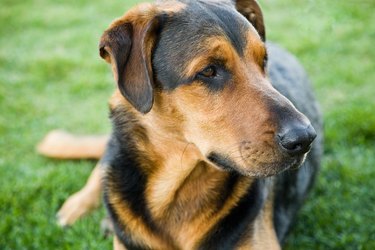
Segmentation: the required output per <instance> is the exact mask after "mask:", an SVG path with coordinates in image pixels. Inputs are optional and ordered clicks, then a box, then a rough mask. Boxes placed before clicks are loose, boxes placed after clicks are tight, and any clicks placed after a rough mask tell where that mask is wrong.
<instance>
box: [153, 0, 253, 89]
mask: <svg viewBox="0 0 375 250" xmlns="http://www.w3.org/2000/svg"><path fill="white" fill-rule="evenodd" d="M184 4H185V6H184V8H182V9H181V10H179V11H178V12H177V13H175V14H174V15H172V16H170V17H169V18H168V20H167V21H166V23H165V25H164V27H163V28H162V31H161V33H160V36H159V39H158V45H157V46H156V49H155V52H154V55H153V65H154V69H155V73H156V75H157V77H158V78H159V81H160V82H161V83H163V85H164V86H163V87H165V88H167V89H173V88H175V87H177V86H178V85H179V84H180V83H181V82H182V81H184V80H185V79H181V77H182V74H181V71H182V70H183V68H184V67H185V66H186V64H187V63H188V62H190V61H192V60H193V59H194V58H195V57H197V56H199V55H201V54H204V53H207V52H209V50H210V47H209V44H207V43H206V42H205V41H206V40H207V39H209V38H212V37H218V38H219V37H220V38H224V40H226V41H227V42H228V45H231V46H232V47H233V49H234V50H235V51H236V52H237V53H238V54H239V55H240V56H242V55H243V54H244V51H245V49H246V44H247V34H248V30H249V29H251V28H252V26H251V24H250V23H249V22H248V21H247V20H246V19H245V18H244V17H243V16H242V15H241V14H240V13H239V12H237V11H236V9H235V7H234V6H233V5H232V4H230V2H229V3H221V2H216V1H184ZM252 29H253V28H252Z"/></svg>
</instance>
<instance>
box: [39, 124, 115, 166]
mask: <svg viewBox="0 0 375 250" xmlns="http://www.w3.org/2000/svg"><path fill="white" fill-rule="evenodd" d="M108 139H109V137H108V136H107V135H103V136H79V135H72V134H69V133H67V132H65V131H62V130H54V131H51V132H49V133H48V134H47V135H46V136H45V137H44V139H43V140H42V141H41V142H40V143H39V144H38V146H37V152H38V153H39V154H41V155H44V156H47V157H51V158H58V159H100V157H101V156H102V155H103V153H104V150H105V147H106V144H107V142H108Z"/></svg>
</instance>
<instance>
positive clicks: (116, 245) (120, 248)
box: [113, 236, 126, 250]
mask: <svg viewBox="0 0 375 250" xmlns="http://www.w3.org/2000/svg"><path fill="white" fill-rule="evenodd" d="M113 249H114V250H126V247H125V246H124V245H123V244H121V242H120V241H119V239H118V238H117V236H114V237H113Z"/></svg>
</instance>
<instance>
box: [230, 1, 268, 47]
mask: <svg viewBox="0 0 375 250" xmlns="http://www.w3.org/2000/svg"><path fill="white" fill-rule="evenodd" d="M234 1H235V4H236V9H237V11H238V12H240V13H241V14H242V15H243V16H244V17H246V19H247V20H249V22H250V23H251V24H252V25H253V26H254V28H255V29H256V30H257V31H258V33H259V36H260V37H261V38H262V40H263V41H266V30H265V28H264V22H263V14H262V10H261V9H260V7H259V4H258V3H257V1H255V0H234Z"/></svg>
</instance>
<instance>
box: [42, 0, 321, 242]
mask: <svg viewBox="0 0 375 250" xmlns="http://www.w3.org/2000/svg"><path fill="white" fill-rule="evenodd" d="M100 55H101V57H103V58H104V59H105V60H106V61H107V62H109V63H110V64H111V65H112V69H113V73H114V77H115V81H116V83H117V86H118V88H117V90H116V91H115V93H114V95H113V96H112V98H111V100H110V113H111V119H112V122H113V132H112V135H111V137H110V140H109V143H108V145H107V148H106V150H105V153H104V156H103V157H102V159H101V161H100V163H99V167H97V168H96V169H95V170H94V172H93V174H92V176H91V177H90V179H89V181H88V184H87V185H86V187H85V188H84V189H82V190H81V191H80V192H79V193H77V194H75V195H74V196H73V197H71V198H70V199H69V200H68V201H67V202H66V203H65V204H64V206H63V207H62V209H61V210H60V211H59V221H60V223H61V224H62V225H66V224H71V223H73V222H74V221H75V220H76V219H77V218H78V217H80V216H81V215H82V214H84V213H85V212H87V211H88V210H90V209H91V208H92V207H95V206H96V205H97V204H98V202H99V197H100V193H101V190H102V189H101V188H102V186H101V185H100V179H101V176H102V175H104V178H103V180H104V183H103V187H104V201H105V204H106V207H107V210H108V213H109V215H110V218H111V220H112V222H113V225H114V229H115V249H279V248H280V243H282V242H283V241H284V239H285V236H286V234H287V232H288V230H289V229H290V226H291V223H292V221H293V219H294V217H295V215H296V212H297V210H298V209H299V207H300V206H301V204H302V202H303V200H304V198H305V196H306V194H307V192H308V191H309V189H310V187H311V185H312V183H313V180H314V177H315V175H316V172H317V170H318V168H319V164H320V156H321V148H322V145H321V144H322V140H321V137H320V136H318V138H317V139H316V141H315V145H314V146H313V147H312V148H311V144H312V141H313V140H314V139H315V137H316V132H315V130H314V128H313V126H314V127H315V129H317V130H318V132H319V133H318V135H319V134H320V133H321V122H320V116H319V112H318V110H317V107H316V103H315V101H314V98H313V96H312V93H311V90H310V87H309V85H308V80H307V78H306V75H305V73H304V71H303V69H302V68H301V66H300V65H299V64H298V62H297V61H296V60H295V59H294V58H293V57H292V56H291V55H289V54H288V53H287V52H285V51H283V50H282V49H280V48H278V47H277V46H275V45H272V44H267V45H266V44H265V29H264V25H263V18H262V14H261V11H260V9H259V6H258V5H257V3H256V2H255V1H252V0H238V1H234V2H231V1H230V0H227V1H224V0H223V1H199V0H196V1H188V0H181V1H165V2H157V3H155V4H142V5H139V6H137V7H135V8H133V9H131V10H130V11H128V12H127V13H126V14H125V15H124V16H123V17H121V18H119V19H117V20H116V21H115V22H113V23H112V24H111V26H110V27H109V29H108V30H106V31H105V33H104V34H103V36H102V39H101V41H100ZM267 58H268V60H267ZM267 61H268V62H267ZM268 75H269V76H270V79H269V78H268ZM271 83H272V85H273V86H274V87H276V89H278V91H280V92H281V93H282V94H283V95H282V94H280V93H279V92H278V91H277V90H276V89H275V88H274V87H273V86H272V85H271ZM284 96H286V97H287V98H288V99H287V98H286V97H284ZM289 100H290V101H289ZM292 103H293V104H294V105H295V106H296V107H297V108H298V109H299V110H300V111H301V112H303V113H304V114H305V115H306V116H307V117H309V119H310V120H311V122H312V125H311V124H310V121H309V119H308V118H306V116H305V115H303V114H302V113H300V112H299V111H297V109H296V108H295V106H294V105H293V104H292ZM62 137H64V138H65V140H66V138H67V137H66V136H64V135H62ZM56 140H57V141H58V140H59V135H56V134H54V135H53V136H52V137H50V138H47V141H45V142H44V143H43V144H42V145H41V147H40V149H41V151H43V150H45V153H46V152H47V151H48V149H45V148H48V147H49V146H51V144H53V143H56ZM75 140H76V139H75V138H70V139H69V138H68V143H70V144H72V146H73V147H74V146H75ZM84 140H86V144H85V143H83V144H81V146H83V145H84V144H85V145H89V146H92V145H97V146H100V145H101V146H100V147H101V148H103V146H104V144H105V143H106V140H107V139H106V138H102V139H95V138H94V139H92V140H93V141H91V139H90V138H85V139H84ZM53 141H55V142H53ZM96 143H98V144H96ZM81 146H78V148H77V150H75V149H74V150H72V151H73V152H75V153H76V154H77V155H78V157H79V156H80V155H86V156H92V157H95V156H99V155H101V153H102V151H103V150H99V151H96V152H94V153H91V154H90V153H87V152H88V151H90V150H89V149H87V148H84V149H82V147H81ZM94 149H95V147H94ZM310 149H311V150H310ZM60 150H61V149H60ZM309 150H310V151H311V152H310V153H309V155H308V156H307V157H306V154H307V153H308V152H309ZM58 151H59V150H58ZM77 152H78V153H77ZM47 154H48V152H47ZM305 158H306V160H305ZM304 160H305V162H304V164H303V166H302V167H301V168H299V169H298V168H297V167H298V166H300V165H301V163H302V162H303V161H304ZM100 169H102V170H103V172H102V173H101V170H100ZM271 176H274V177H271Z"/></svg>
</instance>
